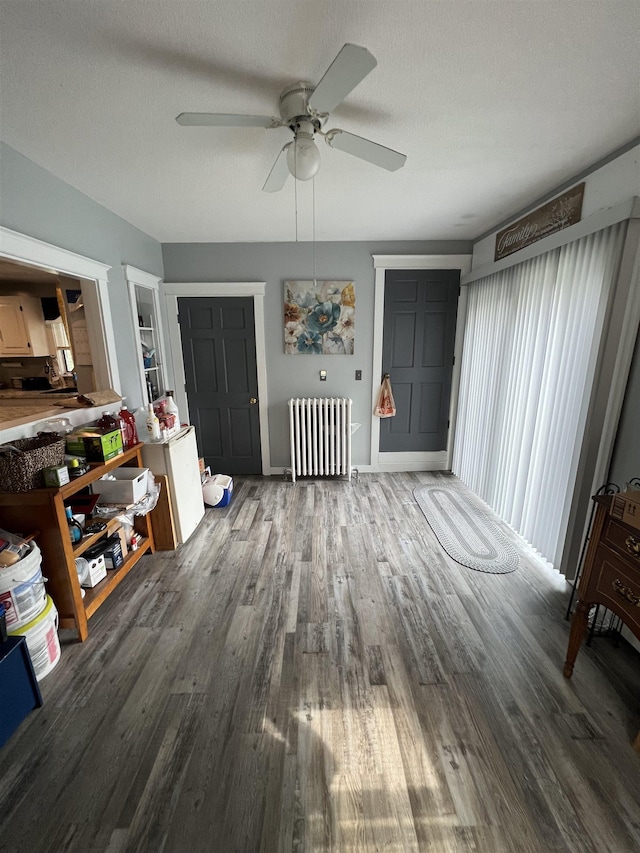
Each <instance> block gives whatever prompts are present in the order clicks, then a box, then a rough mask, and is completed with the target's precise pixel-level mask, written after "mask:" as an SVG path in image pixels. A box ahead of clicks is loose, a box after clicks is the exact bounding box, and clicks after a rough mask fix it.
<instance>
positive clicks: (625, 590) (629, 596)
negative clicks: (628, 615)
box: [611, 579, 640, 607]
mask: <svg viewBox="0 0 640 853" xmlns="http://www.w3.org/2000/svg"><path fill="white" fill-rule="evenodd" d="M611 586H612V587H613V589H614V590H615V592H617V593H618V595H619V596H621V597H622V598H624V599H626V600H627V601H628V602H629V603H630V604H633V605H635V606H636V607H640V595H634V594H633V592H632V591H631V590H630V589H629V587H628V586H624V585H623V583H622V581H621V580H617V579H616V580H614V581H613V583H612V584H611Z"/></svg>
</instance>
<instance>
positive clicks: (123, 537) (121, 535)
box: [113, 525, 128, 554]
mask: <svg viewBox="0 0 640 853" xmlns="http://www.w3.org/2000/svg"><path fill="white" fill-rule="evenodd" d="M116 536H117V537H118V539H119V540H120V547H121V548H122V553H123V554H126V553H127V551H128V548H127V534H126V533H125V532H124V527H122V525H120V526H119V527H116V529H115V530H114V531H113V537H114V538H115V537H116Z"/></svg>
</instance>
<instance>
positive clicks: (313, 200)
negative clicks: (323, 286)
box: [311, 178, 316, 287]
mask: <svg viewBox="0 0 640 853" xmlns="http://www.w3.org/2000/svg"><path fill="white" fill-rule="evenodd" d="M311 205H312V211H311V213H312V224H313V235H312V236H313V286H314V287H316V179H315V178H313V180H312V181H311Z"/></svg>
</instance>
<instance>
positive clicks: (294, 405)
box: [289, 397, 352, 483]
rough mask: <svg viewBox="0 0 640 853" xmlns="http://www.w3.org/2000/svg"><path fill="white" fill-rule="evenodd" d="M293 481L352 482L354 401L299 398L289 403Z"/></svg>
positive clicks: (331, 398) (346, 398)
mask: <svg viewBox="0 0 640 853" xmlns="http://www.w3.org/2000/svg"><path fill="white" fill-rule="evenodd" d="M289 427H290V435H291V479H292V480H293V482H294V483H295V481H296V477H347V478H348V479H349V480H351V471H352V469H351V400H350V399H349V398H348V397H324V398H320V397H304V398H303V397H295V398H293V399H291V400H289Z"/></svg>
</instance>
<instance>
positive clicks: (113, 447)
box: [67, 429, 123, 462]
mask: <svg viewBox="0 0 640 853" xmlns="http://www.w3.org/2000/svg"><path fill="white" fill-rule="evenodd" d="M80 442H82V443H81V444H80ZM122 452H123V451H122V433H121V432H120V430H119V429H114V430H112V431H111V432H100V430H98V429H83V430H78V431H77V432H74V433H71V434H70V435H68V436H67V453H71V454H73V455H74V456H86V458H87V461H88V462H107V461H108V460H109V459H113V458H114V456H118V455H119V454H120V453H122Z"/></svg>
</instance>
